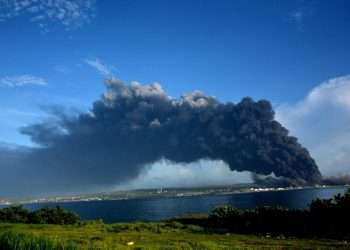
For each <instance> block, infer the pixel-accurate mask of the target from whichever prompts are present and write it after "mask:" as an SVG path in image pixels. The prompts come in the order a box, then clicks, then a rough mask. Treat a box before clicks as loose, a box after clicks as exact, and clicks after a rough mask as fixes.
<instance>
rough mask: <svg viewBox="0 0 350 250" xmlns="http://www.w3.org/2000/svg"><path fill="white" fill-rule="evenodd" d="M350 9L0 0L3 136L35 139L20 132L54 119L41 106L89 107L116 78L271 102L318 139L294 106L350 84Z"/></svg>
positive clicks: (297, 128) (162, 0)
mask: <svg viewBox="0 0 350 250" xmlns="http://www.w3.org/2000/svg"><path fill="white" fill-rule="evenodd" d="M349 13H350V2H349V1H346V0H336V1H313V0H310V1H302V0H296V1H238V0H237V1H225V0H222V1H213V0H211V1H210V0H205V1H204V0H203V1H202V0H193V1H190V0H186V1H184V0H179V1H170V0H159V1H154V0H149V1H140V0H139V1H137V0H135V1H132V0H120V1H102V0H101V1H99V0H97V1H93V0H86V1H82V0H76V1H74V0H52V1H49V0H37V1H35V0H13V1H7V0H0V55H1V58H0V69H1V70H0V141H2V142H6V143H15V144H26V145H28V144H30V142H29V140H28V139H27V138H26V137H24V136H23V135H21V134H19V133H18V128H19V127H21V126H23V125H26V124H29V123H32V122H35V121H38V120H39V119H41V117H42V116H45V113H44V112H43V111H42V110H41V107H42V106H47V105H53V104H58V105H64V106H66V107H73V108H76V109H78V110H87V109H88V108H89V107H90V106H91V104H92V102H93V101H94V100H96V99H97V98H99V96H100V95H101V94H102V93H103V91H104V86H103V84H102V82H103V79H104V78H106V77H110V76H114V77H117V78H120V79H123V80H125V81H127V82H129V81H133V80H137V81H139V82H141V83H151V82H159V83H160V84H161V85H162V86H163V88H164V89H165V90H166V91H167V92H168V94H169V95H171V96H175V97H178V96H181V95H182V94H184V93H188V92H191V91H192V90H194V89H198V90H201V91H203V92H204V93H205V94H208V95H212V96H215V97H217V98H218V99H220V100H222V101H233V102H238V101H239V100H240V99H241V98H242V97H245V96H251V97H253V98H254V99H261V98H264V99H268V100H270V101H271V102H272V103H273V104H274V106H275V107H276V110H277V112H278V118H279V119H280V121H281V122H282V123H283V124H285V125H286V126H287V127H289V128H290V129H291V131H292V132H293V133H294V134H296V135H302V136H305V137H304V138H306V139H304V138H300V139H301V141H302V142H305V143H306V145H309V144H310V145H311V144H312V143H311V141H312V140H313V139H314V138H315V137H317V136H319V135H320V134H321V133H325V132H324V131H325V129H321V130H320V134H317V133H316V134H315V135H314V137H311V138H307V135H309V133H308V131H309V130H308V129H309V127H307V125H305V124H306V123H305V119H304V118H300V115H299V116H295V115H294V113H295V112H297V111H298V110H300V107H301V106H302V108H305V107H304V106H303V105H309V104H310V102H308V100H307V96H308V95H309V94H310V93H312V92H313V91H314V92H315V91H316V90H317V88H318V87H319V86H321V85H322V83H324V84H327V83H326V81H328V80H329V79H338V82H339V81H340V82H341V84H342V86H344V84H345V85H346V86H348V85H349V84H350V83H349V82H350V80H349V79H348V78H339V77H342V76H343V77H344V76H346V75H348V74H349V73H350V63H349V44H350V29H349V27H350V16H349ZM344 82H345V83H344ZM337 86H339V85H336V87H337ZM349 90H350V88H349ZM346 91H348V88H346ZM346 91H345V92H346ZM316 92H317V91H316ZM335 92H336V93H335V95H336V97H338V96H339V94H342V93H343V92H337V91H335ZM317 93H318V92H317ZM326 93H328V91H326ZM346 93H347V92H346ZM348 97H350V95H349V96H345V97H343V98H345V99H347V98H348ZM323 98H324V99H322V100H327V96H326V97H324V95H323ZM311 104H312V105H313V104H314V102H312V103H311ZM311 104H310V105H311ZM324 105H325V104H324V102H322V104H319V106H318V107H323V106H324ZM327 105H328V104H327ZM332 105H333V104H332ZM339 105H340V104H339ZM341 105H345V104H344V103H343V104H341ZM346 105H347V104H346ZM306 107H309V106H306ZM332 107H333V108H335V109H336V110H337V112H338V111H339V110H342V109H343V108H347V106H346V107H345V106H341V107H338V106H334V105H333V106H332ZM312 108H314V106H312ZM291 110H292V111H291ZM308 110H311V108H309V109H308ZM346 110H347V109H346ZM315 112H316V113H320V112H321V113H322V109H321V111H320V110H319V109H318V108H315ZM337 112H335V113H337ZM339 112H340V111H339ZM346 112H348V110H347V111H346ZM303 114H304V113H303ZM341 114H342V115H343V114H344V113H342V112H340V113H339V116H342V115H341ZM312 115H314V113H312ZM312 115H308V114H307V117H311V116H312ZM349 117H350V115H349ZM337 118H338V117H336V118H335V119H336V121H337ZM300 119H302V121H301V120H300ZM303 119H304V120H303ZM317 121H319V120H317ZM300 124H302V125H303V124H304V125H303V126H302V125H300ZM341 124H342V125H339V126H342V127H340V130H344V131H345V132H344V133H346V134H347V130H346V129H345V128H344V126H345V123H341ZM288 125H290V126H288ZM343 125H344V126H343ZM337 129H339V128H337ZM343 135H344V134H341V135H339V137H342V136H343ZM327 138H328V137H327ZM327 142H328V141H327ZM339 147H340V150H343V151H342V152H344V150H345V152H347V150H348V149H349V151H350V146H349V145H343V144H341V145H340V146H339ZM311 151H312V152H316V154H317V152H319V151H317V150H316V149H314V148H312V149H311ZM322 152H323V151H322ZM320 154H321V153H320ZM316 159H318V157H317V156H316ZM329 164H331V163H329ZM321 165H322V164H321ZM345 165H347V163H346V164H345V163H344V164H343V166H345ZM327 166H328V165H327ZM342 169H343V170H344V167H343V168H342Z"/></svg>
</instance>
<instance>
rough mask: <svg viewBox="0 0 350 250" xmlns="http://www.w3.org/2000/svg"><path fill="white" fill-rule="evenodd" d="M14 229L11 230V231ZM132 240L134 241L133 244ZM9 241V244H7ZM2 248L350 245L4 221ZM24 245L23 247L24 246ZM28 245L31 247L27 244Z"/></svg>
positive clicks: (164, 228) (172, 227)
mask: <svg viewBox="0 0 350 250" xmlns="http://www.w3.org/2000/svg"><path fill="white" fill-rule="evenodd" d="M9 232H11V233H9ZM130 242H133V243H134V244H133V245H130V246H129V245H128V243H129V244H131V243H130ZM5 244H7V245H5ZM0 245H1V246H7V248H6V247H3V248H1V247H0V249H1V250H2V249H6V250H13V249H21V250H29V249H30V250H32V249H35V250H49V249H152V250H153V249H215V250H216V249H335V248H337V249H349V247H350V246H349V245H348V244H346V243H344V242H341V241H334V240H320V239H318V240H312V239H296V238H285V237H283V236H278V237H272V236H270V235H268V234H267V235H264V236H255V235H250V236H247V235H239V234H218V233H210V232H206V231H205V230H204V229H203V228H202V227H199V226H193V225H184V224H181V223H178V222H161V223H121V224H119V223H118V224H110V225H107V224H103V223H100V222H89V223H80V224H78V225H46V224H41V225H40V224H37V225H30V224H0ZM22 246H23V247H22ZM27 246H28V247H27Z"/></svg>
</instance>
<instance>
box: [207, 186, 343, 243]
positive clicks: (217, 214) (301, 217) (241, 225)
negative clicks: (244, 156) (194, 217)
mask: <svg viewBox="0 0 350 250" xmlns="http://www.w3.org/2000/svg"><path fill="white" fill-rule="evenodd" d="M349 211H350V190H348V191H347V192H346V193H345V194H344V195H340V194H338V195H336V196H334V197H333V198H332V199H324V200H321V199H317V200H314V201H312V202H311V204H310V205H309V207H308V209H285V208H279V207H258V208H256V209H253V210H239V209H237V208H234V207H231V206H227V205H226V206H222V207H217V208H215V209H214V210H212V211H211V213H210V214H209V217H208V224H207V227H209V228H212V229H215V230H219V231H223V230H224V231H229V232H235V233H254V234H267V233H269V234H270V233H271V234H276V235H280V234H286V235H293V236H317V237H331V238H342V239H348V238H350V230H349V227H348V226H349V225H348V224H349V221H350V214H349Z"/></svg>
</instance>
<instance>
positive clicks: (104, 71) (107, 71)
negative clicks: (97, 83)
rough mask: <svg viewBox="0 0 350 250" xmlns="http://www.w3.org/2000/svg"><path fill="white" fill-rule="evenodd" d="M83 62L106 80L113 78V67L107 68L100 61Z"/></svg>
mask: <svg viewBox="0 0 350 250" xmlns="http://www.w3.org/2000/svg"><path fill="white" fill-rule="evenodd" d="M84 62H85V63H86V64H87V65H89V66H91V67H93V68H94V69H95V70H97V71H98V72H99V73H100V74H101V75H102V76H104V77H106V78H113V69H114V68H113V67H109V66H107V65H106V64H105V63H103V62H102V61H101V60H100V59H98V58H95V59H85V60H84Z"/></svg>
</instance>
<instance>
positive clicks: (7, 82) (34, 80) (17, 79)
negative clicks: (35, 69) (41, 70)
mask: <svg viewBox="0 0 350 250" xmlns="http://www.w3.org/2000/svg"><path fill="white" fill-rule="evenodd" d="M25 85H41V86H44V85H47V81H46V80H45V79H43V78H41V77H36V76H32V75H20V76H5V77H3V78H0V86H5V87H21V86H25Z"/></svg>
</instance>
